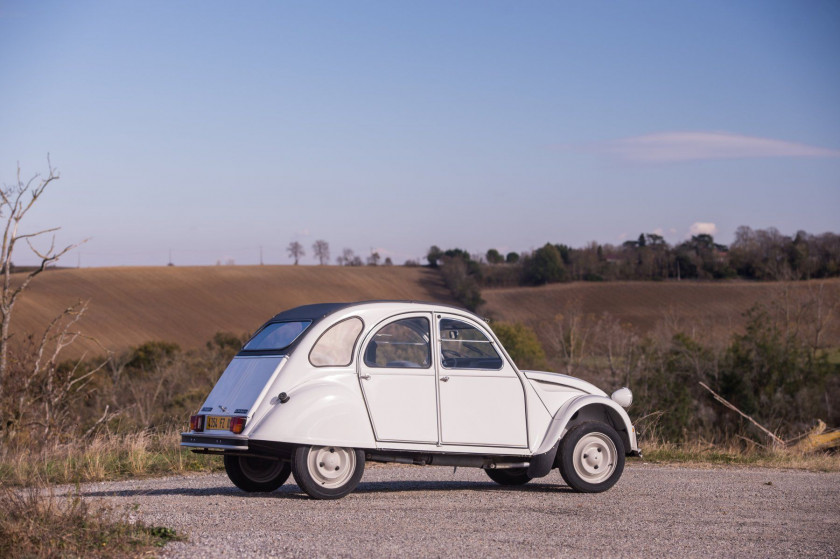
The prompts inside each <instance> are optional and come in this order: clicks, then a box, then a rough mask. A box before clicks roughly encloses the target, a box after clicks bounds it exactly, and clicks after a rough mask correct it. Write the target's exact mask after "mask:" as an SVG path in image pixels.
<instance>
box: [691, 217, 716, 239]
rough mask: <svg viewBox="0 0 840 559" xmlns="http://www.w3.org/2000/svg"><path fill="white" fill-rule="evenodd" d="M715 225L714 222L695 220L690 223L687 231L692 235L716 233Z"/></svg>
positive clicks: (712, 234) (713, 234)
mask: <svg viewBox="0 0 840 559" xmlns="http://www.w3.org/2000/svg"><path fill="white" fill-rule="evenodd" d="M717 231H718V228H717V225H715V224H714V223H708V222H702V221H696V222H694V223H692V224H691V227H689V228H688V232H689V234H690V235H691V236H694V235H711V236H713V237H714V236H715V235H717Z"/></svg>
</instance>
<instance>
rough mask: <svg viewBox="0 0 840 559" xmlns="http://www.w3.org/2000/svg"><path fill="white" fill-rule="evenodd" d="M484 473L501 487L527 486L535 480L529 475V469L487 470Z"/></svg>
mask: <svg viewBox="0 0 840 559" xmlns="http://www.w3.org/2000/svg"><path fill="white" fill-rule="evenodd" d="M484 473H486V474H487V477H489V478H490V479H492V480H493V481H495V482H496V483H498V484H499V485H525V484H526V483H528V482H529V481H531V480H532V479H534V478H532V477H531V476H529V475H528V468H503V469H499V470H491V469H485V470H484Z"/></svg>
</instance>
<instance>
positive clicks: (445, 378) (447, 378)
mask: <svg viewBox="0 0 840 559" xmlns="http://www.w3.org/2000/svg"><path fill="white" fill-rule="evenodd" d="M448 380H449V377H440V382H446V381H448Z"/></svg>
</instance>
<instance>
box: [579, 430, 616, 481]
mask: <svg viewBox="0 0 840 559" xmlns="http://www.w3.org/2000/svg"><path fill="white" fill-rule="evenodd" d="M617 457H618V451H617V450H616V448H615V443H613V441H612V439H611V438H609V437H608V436H606V435H605V434H603V433H589V434H587V435H585V436H584V437H583V438H582V439H580V440H579V441H578V442H577V444H576V445H575V451H574V454H573V459H574V466H575V473H577V475H578V476H580V478H581V479H582V480H583V481H585V482H586V483H593V484H594V483H601V482H602V481H604V480H606V479H608V478H609V477H610V475H612V473H613V472H614V471H615V461H616V459H617Z"/></svg>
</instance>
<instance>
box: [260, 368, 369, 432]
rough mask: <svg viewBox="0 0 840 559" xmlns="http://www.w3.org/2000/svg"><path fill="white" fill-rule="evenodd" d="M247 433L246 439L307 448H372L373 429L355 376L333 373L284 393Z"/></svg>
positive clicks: (272, 401) (274, 398) (273, 399)
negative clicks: (286, 397) (329, 446)
mask: <svg viewBox="0 0 840 559" xmlns="http://www.w3.org/2000/svg"><path fill="white" fill-rule="evenodd" d="M287 395H288V400H287V401H286V402H285V403H281V402H280V400H279V399H278V398H277V397H276V396H275V397H273V398H272V399H271V402H270V405H271V409H270V410H269V411H268V412H267V413H266V414H265V415H264V416H263V417H262V418H261V419H260V421H259V423H258V424H257V425H255V426H254V428H253V429H252V430H251V431H250V432H249V433H248V435H249V438H251V439H255V440H260V441H271V442H281V443H293V444H308V445H324V446H326V445H335V446H342V447H352V448H375V447H376V443H375V441H374V438H373V429H372V428H371V425H370V419H369V418H368V414H367V409H366V408H365V405H364V402H363V400H362V395H361V392H360V389H359V382H358V377H357V376H356V375H355V373H353V374H347V373H344V374H334V375H329V376H326V377H322V378H320V379H318V380H313V381H310V382H306V383H304V384H302V385H299V386H297V387H294V388H292V389H290V390H289V391H288V392H287Z"/></svg>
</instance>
